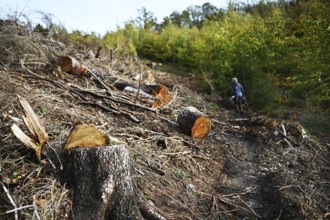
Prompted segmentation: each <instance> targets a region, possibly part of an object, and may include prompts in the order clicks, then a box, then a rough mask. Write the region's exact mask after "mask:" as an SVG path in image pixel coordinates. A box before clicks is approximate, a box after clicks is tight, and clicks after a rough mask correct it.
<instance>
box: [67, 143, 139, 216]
mask: <svg viewBox="0 0 330 220" xmlns="http://www.w3.org/2000/svg"><path fill="white" fill-rule="evenodd" d="M69 159H70V161H71V163H72V165H71V166H69V167H68V168H67V169H70V170H69V171H67V172H66V173H68V174H70V176H71V178H72V179H71V183H72V188H73V218H74V219H79V220H84V219H86V220H87V219H88V220H89V219H142V217H141V214H140V212H139V209H138V205H137V204H138V197H137V195H136V194H135V193H136V192H135V190H134V187H133V183H132V180H131V167H130V163H129V153H128V150H127V148H126V147H125V146H123V145H114V146H105V147H95V148H74V149H72V150H71V151H70V156H69Z"/></svg>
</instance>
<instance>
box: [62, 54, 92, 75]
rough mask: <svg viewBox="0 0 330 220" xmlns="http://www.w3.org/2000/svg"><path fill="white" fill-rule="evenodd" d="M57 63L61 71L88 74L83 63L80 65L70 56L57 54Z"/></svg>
mask: <svg viewBox="0 0 330 220" xmlns="http://www.w3.org/2000/svg"><path fill="white" fill-rule="evenodd" d="M58 65H59V66H60V68H61V71H63V72H67V73H70V74H76V75H82V76H89V72H88V70H87V68H86V67H85V66H84V65H81V64H80V62H79V61H78V60H76V59H75V58H73V57H70V56H59V57H58Z"/></svg>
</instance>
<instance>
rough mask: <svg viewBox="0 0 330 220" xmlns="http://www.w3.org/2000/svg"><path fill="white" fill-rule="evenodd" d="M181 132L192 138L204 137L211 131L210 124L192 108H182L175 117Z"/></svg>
mask: <svg viewBox="0 0 330 220" xmlns="http://www.w3.org/2000/svg"><path fill="white" fill-rule="evenodd" d="M177 122H178V124H179V126H180V128H181V129H182V131H183V132H184V133H185V134H186V135H189V136H191V137H193V138H203V137H206V136H207V135H208V134H209V132H210V131H211V125H212V122H211V120H210V119H209V118H207V117H206V116H205V115H204V114H203V113H202V112H201V111H199V110H198V109H196V108H195V107H193V106H189V107H186V108H184V109H183V110H182V111H181V112H180V113H179V115H178V117H177Z"/></svg>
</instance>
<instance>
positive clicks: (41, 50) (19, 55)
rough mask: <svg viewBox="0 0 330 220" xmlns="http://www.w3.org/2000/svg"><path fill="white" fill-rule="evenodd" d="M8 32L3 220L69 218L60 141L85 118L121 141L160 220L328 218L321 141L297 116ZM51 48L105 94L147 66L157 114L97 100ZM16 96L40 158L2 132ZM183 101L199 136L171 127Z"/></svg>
mask: <svg viewBox="0 0 330 220" xmlns="http://www.w3.org/2000/svg"><path fill="white" fill-rule="evenodd" d="M12 28H14V27H12V26H10V25H8V26H1V35H2V36H3V38H2V39H3V40H2V41H1V43H0V44H1V49H0V61H1V62H0V81H1V82H2V83H1V84H2V85H1V87H0V106H1V108H0V111H1V115H2V117H1V120H0V132H1V133H0V137H1V140H0V145H1V148H0V158H1V160H0V172H1V179H0V180H1V181H0V183H1V186H2V187H1V190H0V214H1V216H2V217H1V218H2V219H13V216H14V214H15V213H17V214H18V215H19V217H20V218H22V219H31V218H36V216H40V217H41V219H67V218H68V217H70V214H71V213H70V211H71V208H70V207H71V198H72V195H71V194H70V186H67V185H66V184H65V183H63V182H62V180H61V179H60V178H59V177H60V176H61V175H60V174H61V167H62V166H63V164H62V162H61V155H63V154H66V152H65V151H64V150H63V146H64V144H65V142H66V140H67V137H68V135H69V133H70V130H71V128H72V126H73V125H74V124H76V123H77V122H83V123H86V124H94V125H96V126H97V127H98V128H100V129H102V130H104V131H106V132H107V133H108V134H109V135H111V136H112V137H115V138H117V139H118V140H119V141H120V142H121V143H124V144H125V145H126V146H127V148H128V149H129V151H130V157H131V162H132V165H133V173H134V181H135V184H136V187H137V190H138V193H139V195H140V197H141V198H143V199H145V200H147V201H148V202H149V203H150V204H152V205H153V206H154V207H155V209H156V210H157V212H158V213H159V214H160V215H161V216H163V217H164V218H166V219H327V218H329V217H330V206H329V204H330V201H329V198H330V184H329V182H330V170H329V167H330V166H329V165H330V164H329V161H328V158H329V144H326V143H320V142H318V141H317V140H314V139H312V138H310V137H309V136H308V131H307V135H306V134H305V131H304V128H303V127H302V126H301V125H300V124H299V123H298V122H296V121H283V120H278V119H272V118H269V117H266V116H262V115H258V114H256V113H253V112H248V113H246V114H245V115H243V116H237V115H235V114H234V111H233V108H232V106H231V105H230V103H228V101H226V100H219V99H217V98H215V97H213V96H207V95H202V94H198V93H196V92H195V91H194V90H193V88H191V84H193V83H194V82H193V81H192V82H191V81H189V80H190V79H187V78H184V77H176V76H174V75H171V74H169V73H164V72H160V71H156V70H153V69H148V68H147V67H142V68H141V63H139V62H133V61H130V62H127V60H126V61H123V60H120V59H119V58H116V57H115V59H114V60H112V61H111V62H110V61H109V54H108V53H107V52H104V53H103V54H102V55H101V57H100V58H99V59H90V58H86V56H85V55H86V54H87V53H88V48H84V47H80V48H77V47H75V46H74V45H71V44H70V45H64V44H62V43H60V42H56V41H54V40H51V39H46V38H43V37H41V36H39V35H38V34H36V33H30V32H28V31H26V30H25V29H22V28H19V29H17V27H15V29H14V30H13V29H12ZM58 53H60V54H63V55H70V56H72V57H75V58H76V59H78V60H79V61H80V62H81V63H83V64H84V65H86V66H88V68H89V69H92V70H93V72H94V73H95V74H96V75H97V76H99V77H100V78H101V79H102V82H104V83H105V84H106V85H107V86H108V87H109V88H108V89H111V94H112V97H123V92H122V91H120V90H116V89H114V88H113V87H112V85H113V83H114V81H113V79H114V78H117V79H124V80H126V81H130V82H134V80H135V79H136V75H138V74H140V73H141V72H142V73H145V74H146V73H147V72H149V73H150V74H152V75H153V76H154V78H155V80H156V82H157V83H163V84H165V85H166V86H167V87H168V89H169V91H170V92H171V94H172V95H173V97H174V100H173V101H172V102H171V103H170V104H169V105H165V106H163V107H160V108H159V109H158V110H157V111H154V110H152V109H150V106H149V105H148V104H146V103H144V102H140V101H138V100H135V98H134V97H129V96H128V97H127V99H126V101H127V102H129V103H135V104H136V105H131V104H125V103H124V102H117V101H116V100H107V101H104V100H105V98H104V96H109V91H107V89H105V88H104V87H103V86H102V85H100V83H99V81H97V80H95V77H91V78H88V77H87V78H86V77H81V76H74V75H69V74H64V75H63V76H62V78H61V77H60V76H59V75H58V74H57V72H56V66H54V59H56V56H57V55H58ZM134 78H135V79H134ZM188 81H189V83H187V82H188ZM135 82H137V81H136V80H135ZM188 86H189V87H190V88H189V87H188ZM95 94H97V95H99V96H96V95H95ZM17 95H20V96H22V97H24V98H26V99H27V100H28V102H29V103H30V105H31V106H32V108H33V109H34V110H35V112H36V113H37V114H38V115H39V116H40V117H41V120H42V121H43V123H44V125H45V128H46V132H47V133H48V135H49V141H48V143H47V145H46V146H45V148H44V150H43V151H44V154H43V159H44V164H40V163H39V162H38V161H37V160H36V158H35V155H34V153H33V152H32V151H31V150H30V149H27V148H26V147H25V146H23V145H22V144H21V143H20V142H19V141H18V140H17V139H16V138H15V137H14V136H13V134H12V132H11V129H10V126H11V125H12V124H13V123H14V122H15V121H18V123H19V124H22V121H21V108H20V107H19V105H18V101H17ZM134 101H135V102H134ZM100 103H102V104H103V105H105V104H106V106H105V107H106V108H104V107H102V106H100V105H99V104H100ZM187 106H194V107H196V108H197V109H199V110H200V111H202V112H203V113H205V114H206V115H207V116H208V117H209V118H210V119H211V120H212V123H213V124H212V130H211V133H210V134H209V135H208V136H207V137H206V138H204V139H192V138H191V137H189V136H186V135H184V134H182V132H181V130H180V128H179V127H178V125H177V123H176V116H177V114H178V112H179V111H180V110H181V109H182V108H183V107H187ZM109 109H111V110H109ZM115 110H116V111H115ZM64 166H65V164H64ZM15 208H18V211H17V210H16V211H15ZM6 212H7V213H6Z"/></svg>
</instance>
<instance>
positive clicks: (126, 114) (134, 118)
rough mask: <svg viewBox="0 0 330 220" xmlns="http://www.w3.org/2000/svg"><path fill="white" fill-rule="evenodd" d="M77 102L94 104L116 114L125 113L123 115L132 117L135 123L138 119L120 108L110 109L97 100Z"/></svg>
mask: <svg viewBox="0 0 330 220" xmlns="http://www.w3.org/2000/svg"><path fill="white" fill-rule="evenodd" d="M78 103H79V104H83V105H94V106H97V107H99V108H101V109H103V110H105V111H108V112H111V113H114V114H116V115H125V116H128V117H129V118H130V119H132V120H133V121H134V122H136V123H139V122H140V120H139V119H137V118H136V117H134V116H133V115H131V114H130V113H128V112H124V111H122V110H115V109H111V108H108V107H106V106H104V105H102V104H100V103H97V102H78Z"/></svg>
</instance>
